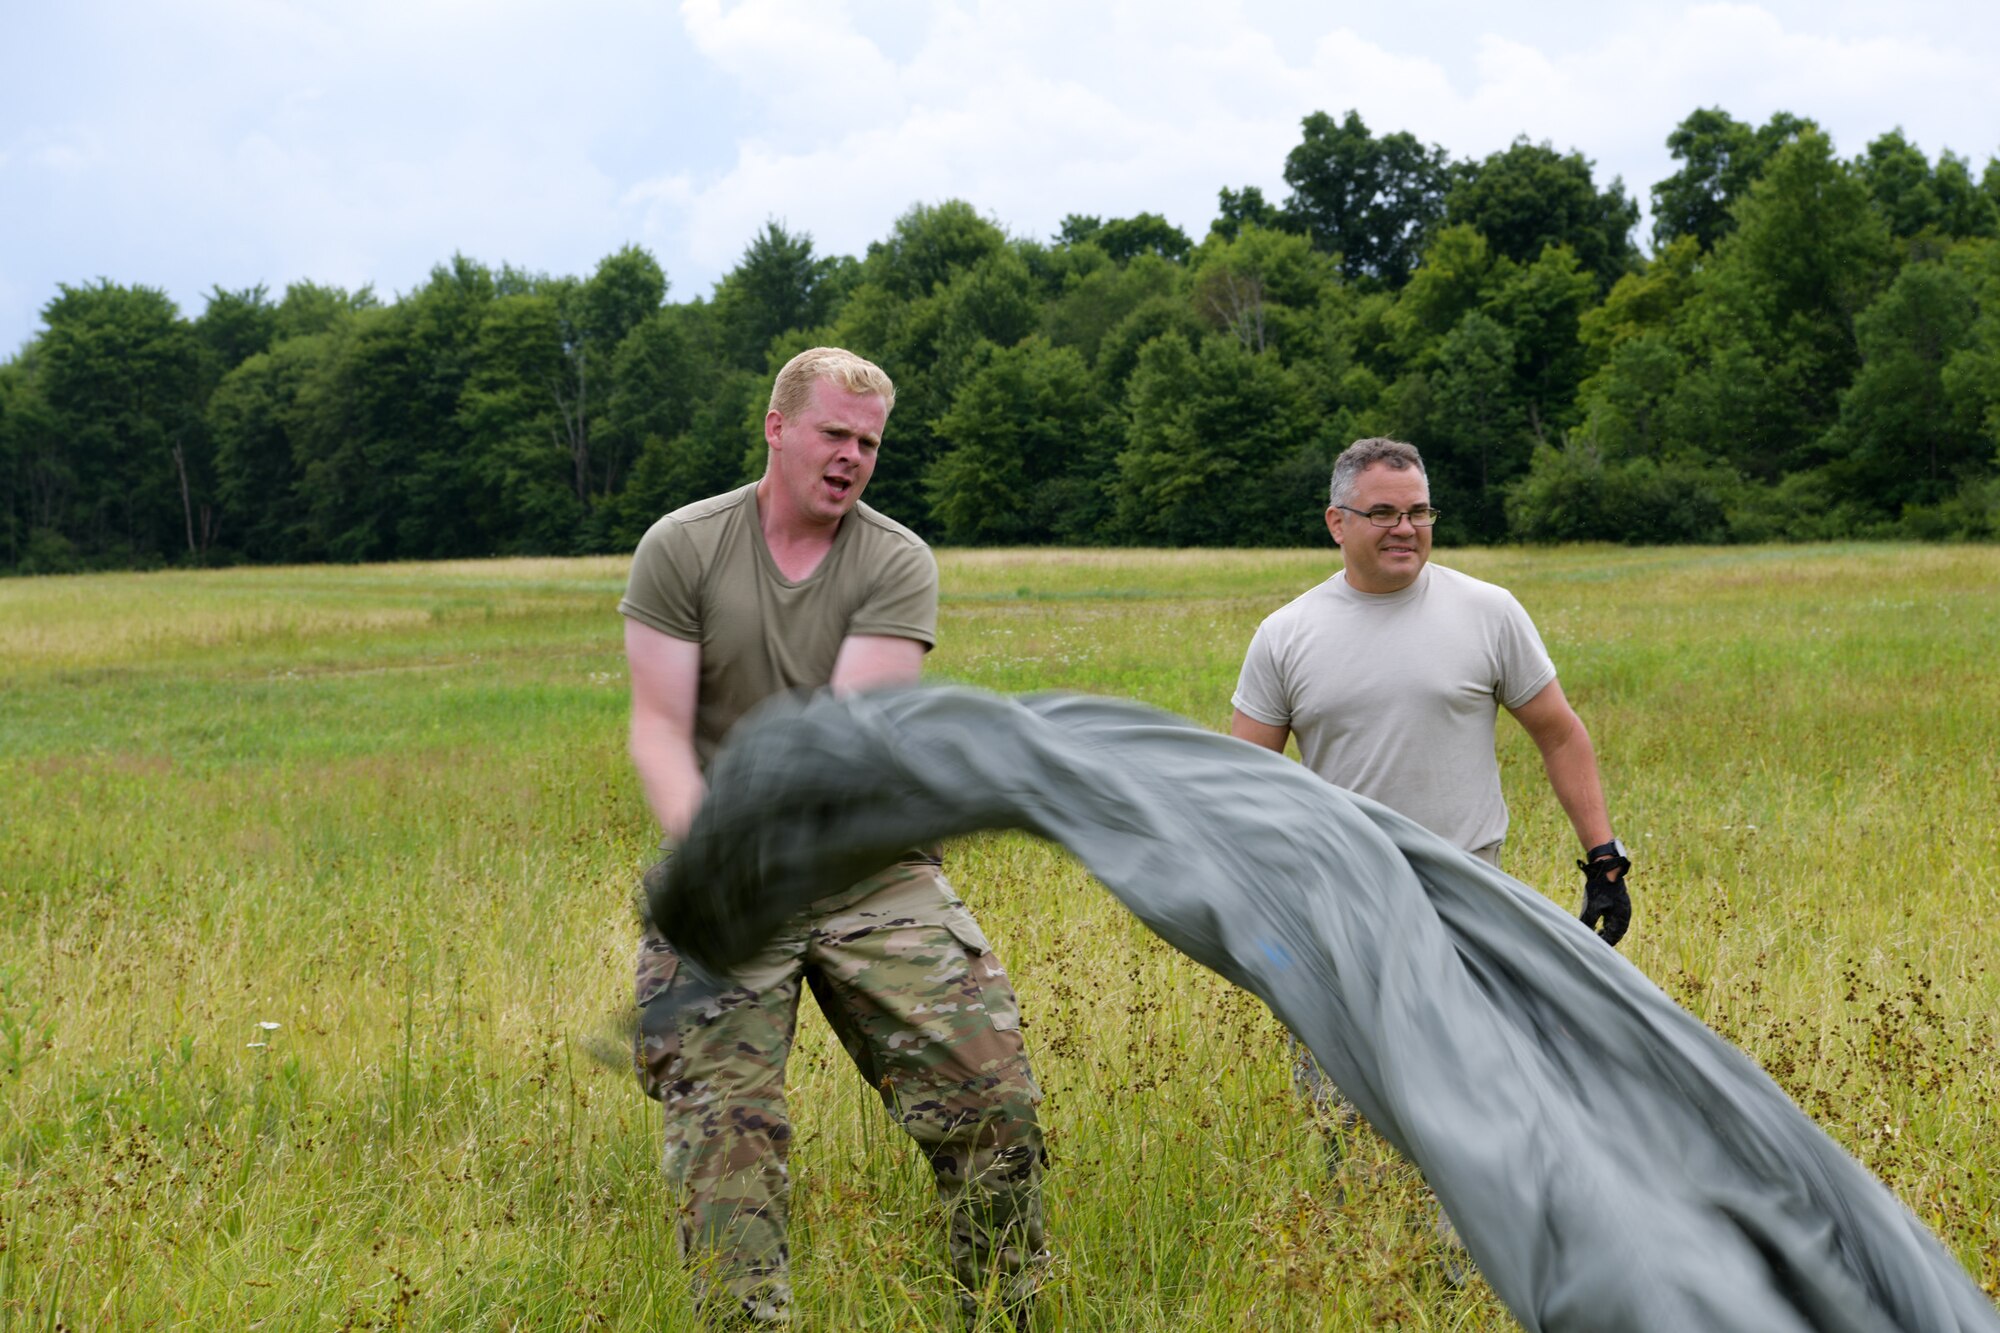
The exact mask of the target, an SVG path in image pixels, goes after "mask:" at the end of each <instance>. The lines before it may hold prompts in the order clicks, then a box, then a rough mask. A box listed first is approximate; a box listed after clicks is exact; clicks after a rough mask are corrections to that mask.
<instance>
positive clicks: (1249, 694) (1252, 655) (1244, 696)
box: [1229, 620, 1292, 727]
mask: <svg viewBox="0 0 2000 1333" xmlns="http://www.w3.org/2000/svg"><path fill="white" fill-rule="evenodd" d="M1275 637H1276V636H1275V634H1274V632H1273V631H1272V629H1271V622H1270V621H1268V620H1266V621H1265V622H1264V623H1263V624H1261V625H1259V626H1258V627H1257V632H1256V633H1255V634H1253V635H1251V636H1250V647H1249V650H1248V651H1247V652H1245V653H1244V654H1243V670H1242V671H1241V672H1239V673H1238V674H1237V677H1236V693H1235V694H1233V695H1231V696H1230V699H1229V703H1230V706H1231V707H1232V708H1234V709H1236V710H1237V711H1238V712H1240V713H1242V714H1243V716H1245V717H1248V718H1253V719H1255V720H1256V721H1258V722H1262V723H1263V724H1264V725H1265V726H1267V727H1289V726H1291V725H1292V701H1291V700H1290V699H1289V698H1288V697H1287V696H1286V692H1285V683H1284V678H1283V677H1282V676H1281V675H1280V674H1279V672H1278V656H1277V651H1276V648H1275V646H1274V645H1273V643H1272V640H1273V639H1274V638H1275Z"/></svg>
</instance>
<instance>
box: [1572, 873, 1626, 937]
mask: <svg viewBox="0 0 2000 1333" xmlns="http://www.w3.org/2000/svg"><path fill="white" fill-rule="evenodd" d="M1576 868H1577V869H1578V870H1581V871H1582V872H1583V924H1584V925H1586V926H1589V927H1590V928H1591V929H1592V930H1594V931H1596V932H1597V938H1599V939H1601V940H1603V941H1604V942H1605V943H1606V944H1609V945H1611V946H1613V947H1614V948H1615V947H1616V946H1617V944H1618V941H1620V940H1622V939H1624V938H1625V928H1626V927H1627V926H1629V925H1631V924H1632V895H1631V894H1629V893H1627V892H1626V891H1625V875H1626V874H1627V873H1628V872H1629V871H1630V870H1631V869H1632V863H1631V862H1630V861H1628V860H1626V859H1625V858H1624V857H1622V856H1600V857H1598V858H1597V859H1596V860H1594V861H1578V862H1577V863H1576ZM1614 875H1616V876H1617V878H1615V879H1614V878H1612V877H1613V876H1614ZM1600 922H1601V923H1602V924H1601V925H1600V924H1599V923H1600Z"/></svg>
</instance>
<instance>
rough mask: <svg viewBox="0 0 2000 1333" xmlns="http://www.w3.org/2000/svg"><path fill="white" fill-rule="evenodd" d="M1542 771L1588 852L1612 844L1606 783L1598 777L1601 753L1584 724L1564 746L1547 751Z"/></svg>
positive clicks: (1572, 734)
mask: <svg viewBox="0 0 2000 1333" xmlns="http://www.w3.org/2000/svg"><path fill="white" fill-rule="evenodd" d="M1542 767H1543V768H1544V769H1545V770H1547V772H1548V775H1549V786H1550V788H1552V789H1553V790H1554V791H1555V794H1556V800H1558V801H1560V802H1561V803H1562V808H1563V813H1564V814H1566V815H1568V816H1569V822H1570V827H1571V828H1573V829H1575V830H1576V836H1577V840H1578V841H1579V842H1581V843H1582V844H1583V848H1584V850H1585V851H1588V850H1590V849H1591V848H1592V847H1596V846H1599V845H1601V844H1603V843H1607V842H1609V841H1611V816H1610V814H1609V812H1608V811H1607V809H1606V806H1605V802H1604V783H1603V781H1602V780H1601V779H1600V778H1599V777H1598V774H1597V751H1596V750H1595V749H1593V748H1592V746H1591V744H1590V733H1589V732H1587V731H1585V730H1584V728H1583V724H1582V723H1581V722H1579V723H1577V724H1576V726H1575V728H1574V729H1573V730H1571V732H1570V733H1569V735H1567V736H1565V737H1564V738H1563V739H1562V740H1561V742H1559V743H1558V744H1555V745H1551V746H1548V747H1546V748H1544V749H1543V751H1542Z"/></svg>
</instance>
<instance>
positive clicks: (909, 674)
mask: <svg viewBox="0 0 2000 1333" xmlns="http://www.w3.org/2000/svg"><path fill="white" fill-rule="evenodd" d="M923 669H924V645H923V644H921V643H919V642H917V641H916V640H915V639H899V638H895V637H893V636H891V635H887V634H850V635H848V636H847V637H846V638H845V639H842V640H841V642H840V655H839V656H838V657H836V658H834V659H833V676H832V678H831V679H830V680H828V681H827V688H829V689H831V690H832V691H833V692H834V693H835V694H854V693H856V692H857V691H860V690H871V689H874V688H875V687H876V686H878V685H914V684H915V683H916V681H917V677H918V676H919V675H921V674H922V672H923Z"/></svg>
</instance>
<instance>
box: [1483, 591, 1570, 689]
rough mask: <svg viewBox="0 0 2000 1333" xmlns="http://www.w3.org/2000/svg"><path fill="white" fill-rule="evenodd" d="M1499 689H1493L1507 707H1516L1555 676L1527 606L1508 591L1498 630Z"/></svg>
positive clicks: (1554, 665) (1547, 651)
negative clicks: (1529, 616)
mask: <svg viewBox="0 0 2000 1333" xmlns="http://www.w3.org/2000/svg"><path fill="white" fill-rule="evenodd" d="M1496 640H1497V642H1498V645H1499V657H1500V661H1499V667H1500V688H1499V689H1498V690H1497V691H1495V693H1496V694H1497V695H1498V697H1499V699H1500V702H1501V703H1502V704H1503V705H1505V706H1506V707H1507V708H1509V709H1514V708H1519V707H1520V706H1521V705H1522V704H1524V703H1527V702H1528V701H1529V700H1530V699H1532V698H1534V697H1535V696H1536V695H1538V694H1540V693H1541V692H1542V691H1543V690H1545V689H1547V688H1548V684H1549V682H1550V681H1552V680H1554V679H1555V678H1556V664H1555V663H1554V662H1553V661H1551V660H1550V659H1549V650H1548V649H1547V648H1545V647H1543V646H1542V636H1541V634H1540V633H1539V632H1537V631H1536V629H1535V622H1534V621H1532V620H1530V619H1529V618H1528V612H1527V608H1525V607H1523V606H1522V605H1521V604H1520V602H1518V601H1516V600H1515V599H1514V596H1513V594H1511V593H1509V594H1507V597H1506V602H1505V604H1504V606H1503V607H1502V610H1501V617H1500V627H1499V633H1498V635H1497V636H1496Z"/></svg>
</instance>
